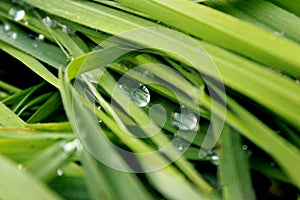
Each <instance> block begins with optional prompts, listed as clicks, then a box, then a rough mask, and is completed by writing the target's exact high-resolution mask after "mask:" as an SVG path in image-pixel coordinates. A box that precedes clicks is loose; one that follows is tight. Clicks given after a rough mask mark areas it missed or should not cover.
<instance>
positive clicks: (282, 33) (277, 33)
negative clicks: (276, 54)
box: [274, 31, 285, 36]
mask: <svg viewBox="0 0 300 200" xmlns="http://www.w3.org/2000/svg"><path fill="white" fill-rule="evenodd" d="M274 33H275V35H278V36H284V34H285V33H284V31H275V32H274Z"/></svg>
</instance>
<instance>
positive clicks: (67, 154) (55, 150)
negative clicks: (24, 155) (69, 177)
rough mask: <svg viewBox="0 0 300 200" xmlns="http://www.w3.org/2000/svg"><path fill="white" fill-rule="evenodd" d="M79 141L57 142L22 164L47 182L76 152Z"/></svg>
mask: <svg viewBox="0 0 300 200" xmlns="http://www.w3.org/2000/svg"><path fill="white" fill-rule="evenodd" d="M78 143H79V141H77V140H73V141H71V142H57V143H55V144H54V145H52V146H51V147H49V148H47V149H45V150H44V151H41V152H40V153H39V154H37V155H36V156H35V157H34V158H32V159H30V160H29V161H27V162H26V163H24V164H23V167H24V168H25V169H26V170H27V171H29V172H31V173H32V174H34V175H35V177H37V178H39V179H41V180H43V181H45V182H49V181H50V180H52V179H53V178H55V177H56V176H57V170H58V169H59V168H60V167H62V166H63V165H64V164H66V163H67V162H68V161H69V159H70V158H71V156H72V155H73V154H74V153H75V152H76V148H77V146H78V145H80V144H78Z"/></svg>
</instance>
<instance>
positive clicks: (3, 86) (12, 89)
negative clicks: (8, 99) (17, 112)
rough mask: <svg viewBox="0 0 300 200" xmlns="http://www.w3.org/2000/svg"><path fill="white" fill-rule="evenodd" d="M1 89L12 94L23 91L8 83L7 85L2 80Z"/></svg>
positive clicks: (0, 82)
mask: <svg viewBox="0 0 300 200" xmlns="http://www.w3.org/2000/svg"><path fill="white" fill-rule="evenodd" d="M0 88H1V89H3V90H6V91H7V92H11V93H17V92H20V91H21V89H19V88H17V87H15V86H13V85H10V84H8V83H5V82H3V81H1V80H0Z"/></svg>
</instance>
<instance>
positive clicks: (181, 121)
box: [172, 111, 198, 131]
mask: <svg viewBox="0 0 300 200" xmlns="http://www.w3.org/2000/svg"><path fill="white" fill-rule="evenodd" d="M172 124H173V126H176V127H178V129H179V130H181V131H188V130H193V129H194V128H196V127H197V124H198V119H197V117H196V116H195V114H194V113H192V112H189V111H184V112H183V113H178V112H174V113H172Z"/></svg>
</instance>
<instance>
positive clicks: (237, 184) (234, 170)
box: [218, 126, 255, 200]
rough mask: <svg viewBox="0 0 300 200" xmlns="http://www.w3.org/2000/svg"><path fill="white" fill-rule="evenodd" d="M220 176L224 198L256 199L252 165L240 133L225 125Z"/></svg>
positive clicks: (220, 155) (220, 154)
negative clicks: (243, 146) (252, 179)
mask: <svg viewBox="0 0 300 200" xmlns="http://www.w3.org/2000/svg"><path fill="white" fill-rule="evenodd" d="M220 144H221V148H220V152H219V157H220V158H219V160H220V161H219V166H218V170H219V176H220V184H221V186H222V194H223V199H228V200H231V199H240V200H242V199H245V200H251V199H255V194H254V190H253V188H252V184H251V176H250V167H249V164H248V160H247V158H246V156H247V155H246V153H245V151H243V150H242V144H241V137H240V135H239V134H238V133H237V132H235V131H233V130H232V129H230V128H229V127H227V126H225V127H224V129H223V132H222V135H221V140H220Z"/></svg>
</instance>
